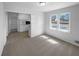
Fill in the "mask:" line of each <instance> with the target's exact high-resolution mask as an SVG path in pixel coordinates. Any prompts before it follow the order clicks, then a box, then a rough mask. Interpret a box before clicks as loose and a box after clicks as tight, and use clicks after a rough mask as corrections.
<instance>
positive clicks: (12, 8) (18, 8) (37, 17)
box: [4, 3, 43, 37]
mask: <svg viewBox="0 0 79 59" xmlns="http://www.w3.org/2000/svg"><path fill="white" fill-rule="evenodd" d="M4 5H5V10H6V12H16V13H24V14H31V37H34V36H37V35H40V34H42V33H43V24H41V23H43V17H42V16H43V13H42V12H38V11H36V10H35V11H34V10H31V8H30V9H28V7H29V6H22V5H21V4H19V3H18V4H17V3H10V4H8V5H7V4H5V3H4Z"/></svg>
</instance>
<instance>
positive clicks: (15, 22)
mask: <svg viewBox="0 0 79 59" xmlns="http://www.w3.org/2000/svg"><path fill="white" fill-rule="evenodd" d="M7 15H8V33H9V34H13V33H19V34H21V35H23V36H26V35H27V36H28V37H31V14H24V13H16V12H7Z"/></svg>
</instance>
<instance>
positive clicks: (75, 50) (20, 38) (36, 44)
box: [2, 32, 79, 56]
mask: <svg viewBox="0 0 79 59" xmlns="http://www.w3.org/2000/svg"><path fill="white" fill-rule="evenodd" d="M73 55H74V56H79V47H76V46H73V45H71V44H69V43H66V42H63V41H61V40H58V39H55V38H51V37H50V36H47V35H41V36H37V37H34V38H28V36H27V34H26V33H17V32H16V33H11V34H9V36H8V39H7V43H6V45H5V47H4V50H3V54H2V56H73Z"/></svg>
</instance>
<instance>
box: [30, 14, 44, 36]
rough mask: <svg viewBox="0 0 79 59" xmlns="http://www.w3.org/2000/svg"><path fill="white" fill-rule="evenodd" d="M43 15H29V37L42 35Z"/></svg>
mask: <svg viewBox="0 0 79 59" xmlns="http://www.w3.org/2000/svg"><path fill="white" fill-rule="evenodd" d="M43 22H44V20H43V14H42V13H34V14H31V36H32V37H34V36H37V35H40V34H43V31H44V30H43V29H44V28H43V25H44V23H43Z"/></svg>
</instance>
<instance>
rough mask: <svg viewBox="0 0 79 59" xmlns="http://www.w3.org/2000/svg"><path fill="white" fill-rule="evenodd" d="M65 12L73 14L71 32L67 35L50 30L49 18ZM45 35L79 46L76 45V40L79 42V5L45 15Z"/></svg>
mask: <svg viewBox="0 0 79 59" xmlns="http://www.w3.org/2000/svg"><path fill="white" fill-rule="evenodd" d="M64 12H70V13H71V17H70V18H71V19H70V29H71V30H70V32H68V33H66V32H62V31H57V30H51V29H49V17H50V16H51V15H53V14H60V13H64ZM45 33H47V34H49V35H51V36H55V37H57V38H60V39H62V40H64V41H67V42H70V43H72V44H74V45H77V46H79V44H76V43H75V42H74V41H75V40H78V41H79V5H75V6H72V7H68V8H63V9H59V10H55V11H50V12H47V13H45Z"/></svg>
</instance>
